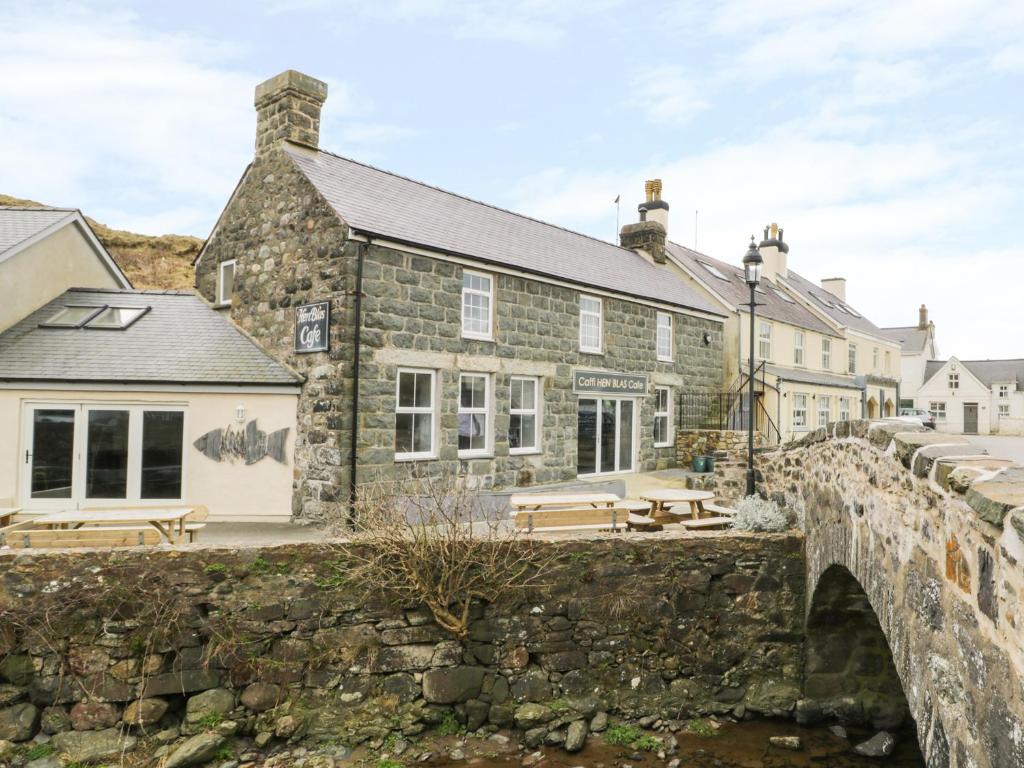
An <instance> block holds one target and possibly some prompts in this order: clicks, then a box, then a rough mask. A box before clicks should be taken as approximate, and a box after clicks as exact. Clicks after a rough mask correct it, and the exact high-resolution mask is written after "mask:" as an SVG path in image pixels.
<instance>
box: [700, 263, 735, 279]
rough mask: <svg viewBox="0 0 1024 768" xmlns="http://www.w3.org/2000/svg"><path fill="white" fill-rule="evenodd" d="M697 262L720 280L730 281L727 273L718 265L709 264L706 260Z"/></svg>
mask: <svg viewBox="0 0 1024 768" xmlns="http://www.w3.org/2000/svg"><path fill="white" fill-rule="evenodd" d="M697 263H698V264H700V265H701V266H702V267H704V269H706V270H707V271H708V272H710V273H711V274H712V275H714V276H715V277H717V278H718V279H719V280H725V281H727V282H728V280H729V278H728V277H727V276H726V275H724V274H722V270H720V269H719V268H718V267H716V266H714V265H712V264H708V263H707V262H706V261H699V260H698V261H697Z"/></svg>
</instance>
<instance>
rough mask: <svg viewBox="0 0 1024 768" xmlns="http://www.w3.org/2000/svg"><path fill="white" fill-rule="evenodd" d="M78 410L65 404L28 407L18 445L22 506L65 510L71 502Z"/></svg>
mask: <svg viewBox="0 0 1024 768" xmlns="http://www.w3.org/2000/svg"><path fill="white" fill-rule="evenodd" d="M80 412H81V409H80V408H79V407H78V406H69V405H66V404H56V403H55V404H40V405H32V406H29V407H28V409H27V412H26V414H25V415H26V418H25V421H24V424H25V430H26V434H25V437H24V440H23V441H22V445H23V446H24V451H25V453H24V456H23V457H22V467H23V472H24V475H23V482H22V489H23V491H22V496H23V499H22V501H23V503H22V506H24V507H26V508H36V509H68V508H69V507H72V508H73V507H75V506H77V505H76V503H75V502H74V497H75V486H76V481H77V479H78V478H77V475H78V471H77V461H76V455H75V442H76V438H75V434H76V432H77V430H78V423H79V416H80Z"/></svg>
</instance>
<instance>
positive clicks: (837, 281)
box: [821, 277, 846, 304]
mask: <svg viewBox="0 0 1024 768" xmlns="http://www.w3.org/2000/svg"><path fill="white" fill-rule="evenodd" d="M821 287H822V288H824V289H825V290H826V291H828V292H829V293H831V294H832V295H833V296H835V297H836V298H837V299H839V300H840V301H841V302H843V303H844V304H845V303H846V278H845V277H826V278H825V279H824V280H822V281H821Z"/></svg>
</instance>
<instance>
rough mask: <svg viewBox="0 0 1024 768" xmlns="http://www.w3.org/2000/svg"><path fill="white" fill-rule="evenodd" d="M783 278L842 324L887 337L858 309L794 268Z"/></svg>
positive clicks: (820, 310)
mask: <svg viewBox="0 0 1024 768" xmlns="http://www.w3.org/2000/svg"><path fill="white" fill-rule="evenodd" d="M783 280H784V281H785V283H786V285H788V286H790V287H791V288H792V289H793V290H794V291H796V292H797V293H799V294H800V295H801V296H803V297H804V298H805V299H807V300H808V301H809V302H810V303H811V304H812V305H814V308H815V309H817V310H818V311H819V312H824V313H825V314H826V315H827V316H828V317H830V318H832V319H833V320H834V321H835V322H836V323H838V324H839V325H840V326H844V327H846V328H852V329H854V330H855V331H860V332H861V333H867V334H869V335H871V336H878V337H879V338H886V337H885V336H884V334H883V333H882V332H881V330H880V329H879V328H878V326H876V325H875V324H874V323H872V322H871V321H870V320H868V319H867V318H866V317H864V315H862V314H861V313H860V312H859V311H858V310H856V309H854V308H853V307H852V306H850V305H849V304H848V303H846V302H845V301H840V300H839V299H837V298H836V297H835V296H833V295H832V294H831V293H829V292H828V291H826V290H825V289H824V288H822V287H821V286H819V285H815V284H814V283H812V282H811V281H810V280H808V279H807V278H806V277H803V276H802V275H799V274H797V273H796V272H794V271H793V270H789V271H788V273H787V274H786V277H784V278H783ZM837 305H838V306H842V307H845V308H846V309H847V310H849V311H848V312H844V311H843V310H841V309H837V308H836V307H837Z"/></svg>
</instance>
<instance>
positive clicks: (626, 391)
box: [572, 370, 647, 395]
mask: <svg viewBox="0 0 1024 768" xmlns="http://www.w3.org/2000/svg"><path fill="white" fill-rule="evenodd" d="M572 389H573V392H576V393H578V394H581V395H583V394H588V395H590V394H593V395H646V394H647V376H645V375H644V374H638V373H608V372H607V371H579V370H577V371H573V372H572Z"/></svg>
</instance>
